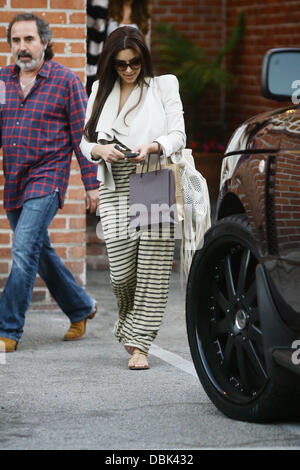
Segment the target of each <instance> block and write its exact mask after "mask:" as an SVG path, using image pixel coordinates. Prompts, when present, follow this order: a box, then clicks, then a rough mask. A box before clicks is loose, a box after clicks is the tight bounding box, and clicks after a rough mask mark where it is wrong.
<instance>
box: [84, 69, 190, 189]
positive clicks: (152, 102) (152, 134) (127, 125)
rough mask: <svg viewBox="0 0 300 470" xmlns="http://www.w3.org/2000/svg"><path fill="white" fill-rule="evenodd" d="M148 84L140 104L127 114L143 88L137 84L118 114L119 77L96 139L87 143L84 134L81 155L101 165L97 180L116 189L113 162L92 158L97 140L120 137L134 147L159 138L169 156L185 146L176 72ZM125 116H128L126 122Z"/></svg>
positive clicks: (102, 114)
mask: <svg viewBox="0 0 300 470" xmlns="http://www.w3.org/2000/svg"><path fill="white" fill-rule="evenodd" d="M147 83H148V85H149V86H147V85H143V95H142V100H141V102H140V104H139V105H138V106H137V107H136V108H134V109H133V110H132V111H130V112H129V113H128V115H127V116H126V113H127V111H128V110H130V109H131V108H132V107H133V106H134V105H135V104H136V103H137V102H138V99H139V96H140V87H139V85H136V86H135V88H134V89H133V91H132V92H131V94H130V95H129V97H128V99H127V101H126V103H125V104H124V106H123V108H122V109H121V111H120V113H119V114H118V109H119V104H120V81H119V79H117V80H116V82H115V84H114V87H113V89H112V91H111V93H110V95H109V96H108V98H107V100H106V102H105V104H104V107H103V109H102V112H101V115H100V117H99V120H98V123H97V126H96V132H97V133H98V137H97V142H88V141H87V140H86V138H85V137H84V136H83V137H82V140H81V143H80V149H81V152H82V154H83V155H84V156H85V157H86V158H87V159H88V160H89V161H90V162H92V163H95V164H97V165H98V176H97V178H98V180H99V181H101V182H102V183H103V184H104V185H105V186H106V187H107V188H109V189H111V190H113V191H114V190H115V183H114V180H113V176H112V169H111V164H110V163H109V162H105V161H104V160H102V159H100V161H95V160H92V156H91V150H92V148H93V147H94V145H95V144H97V143H98V142H102V143H103V141H104V142H110V141H112V140H114V139H117V140H118V141H119V142H120V143H121V144H123V145H124V146H125V147H127V148H128V149H131V150H133V149H135V148H136V147H137V146H138V145H140V144H145V143H151V142H153V141H154V140H156V141H157V142H159V143H160V144H161V146H162V149H163V153H164V155H165V156H167V157H168V156H171V155H172V154H173V153H174V152H177V151H179V150H181V149H183V148H184V147H185V143H186V135H185V126H184V119H183V108H182V102H181V99H180V95H179V86H178V80H177V78H176V77H175V75H161V76H160V77H155V78H148V79H147ZM98 85H99V82H98V80H97V81H96V82H94V84H93V87H92V92H91V95H90V98H89V101H88V105H87V110H86V122H87V121H88V119H89V118H90V115H91V111H92V108H93V104H94V100H95V96H96V93H97V90H98ZM124 116H126V119H125V121H124Z"/></svg>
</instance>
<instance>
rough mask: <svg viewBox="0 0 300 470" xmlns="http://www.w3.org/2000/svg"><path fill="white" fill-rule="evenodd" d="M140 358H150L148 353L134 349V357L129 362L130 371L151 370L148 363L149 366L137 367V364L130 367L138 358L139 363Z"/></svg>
mask: <svg viewBox="0 0 300 470" xmlns="http://www.w3.org/2000/svg"><path fill="white" fill-rule="evenodd" d="M139 356H146V357H147V356H148V354H147V353H145V352H144V351H141V350H140V349H137V348H136V349H134V351H133V353H132V356H131V359H130V360H129V363H128V368H129V369H130V370H146V369H149V365H148V361H147V365H144V366H139V365H136V364H133V365H130V361H131V360H132V359H133V360H134V358H136V362H138V357H139Z"/></svg>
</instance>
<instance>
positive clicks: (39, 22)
mask: <svg viewBox="0 0 300 470" xmlns="http://www.w3.org/2000/svg"><path fill="white" fill-rule="evenodd" d="M19 21H35V23H36V26H37V30H38V33H39V36H40V39H41V43H42V44H44V45H45V44H46V43H47V42H48V45H47V48H46V50H45V60H50V59H52V57H53V56H54V52H53V49H52V44H51V39H52V31H51V29H50V26H49V24H48V23H47V22H46V21H45V20H43V19H42V18H40V17H39V16H36V15H34V14H33V13H21V14H20V15H17V16H15V17H14V18H13V19H12V20H11V22H10V23H9V25H8V28H7V42H8V44H9V45H10V46H11V29H12V27H13V25H14V24H15V23H17V22H19Z"/></svg>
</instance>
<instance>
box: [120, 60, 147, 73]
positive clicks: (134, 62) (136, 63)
mask: <svg viewBox="0 0 300 470" xmlns="http://www.w3.org/2000/svg"><path fill="white" fill-rule="evenodd" d="M141 63H142V61H141V59H140V57H134V58H133V59H131V60H130V61H129V62H126V61H125V60H118V59H115V67H116V69H117V70H120V71H121V72H124V71H125V70H126V69H127V67H130V68H131V70H137V69H138V68H139V67H140V66H141Z"/></svg>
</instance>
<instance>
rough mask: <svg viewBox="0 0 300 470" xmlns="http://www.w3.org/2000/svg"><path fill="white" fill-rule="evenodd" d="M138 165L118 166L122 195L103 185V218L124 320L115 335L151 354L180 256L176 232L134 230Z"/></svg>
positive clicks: (115, 172)
mask: <svg viewBox="0 0 300 470" xmlns="http://www.w3.org/2000/svg"><path fill="white" fill-rule="evenodd" d="M135 169H136V165H135V164H133V163H130V162H127V161H123V160H120V161H119V162H117V163H113V164H112V171H113V176H114V180H115V183H116V191H111V190H109V189H107V188H106V187H104V186H103V185H101V184H100V211H99V212H100V217H101V222H102V229H103V233H104V238H105V242H106V247H107V253H108V258H109V264H110V279H111V285H112V289H113V292H114V294H115V296H116V298H117V302H118V308H119V318H118V321H117V323H116V324H115V328H114V334H115V336H116V337H117V339H118V341H119V342H120V343H122V344H123V345H124V346H134V347H136V348H139V349H141V350H142V351H144V352H146V353H147V352H148V350H149V348H150V346H151V343H152V342H153V340H154V339H155V337H156V335H157V333H158V330H159V327H160V324H161V321H162V318H163V314H164V310H165V307H166V303H167V300H168V293H169V282H170V273H171V269H172V263H173V256H174V245H175V241H174V231H173V228H172V226H171V230H170V227H168V228H166V229H161V228H160V229H157V230H156V232H155V231H153V230H152V231H151V232H150V231H148V230H147V231H140V232H139V231H134V232H133V231H131V229H129V216H128V214H129V176H130V174H131V173H134V172H135Z"/></svg>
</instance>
